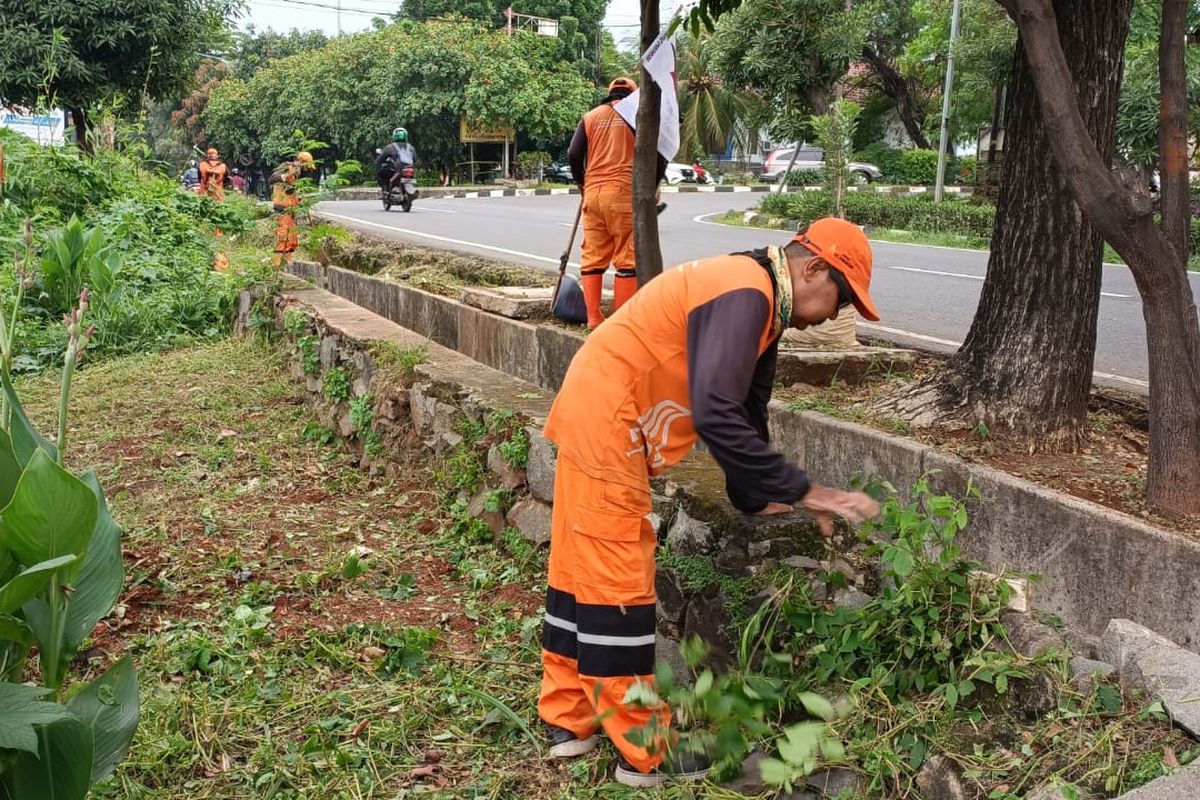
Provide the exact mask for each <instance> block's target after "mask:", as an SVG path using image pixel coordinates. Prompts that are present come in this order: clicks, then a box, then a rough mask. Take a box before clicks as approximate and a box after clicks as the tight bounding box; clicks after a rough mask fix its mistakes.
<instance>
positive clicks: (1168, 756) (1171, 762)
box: [1163, 747, 1179, 769]
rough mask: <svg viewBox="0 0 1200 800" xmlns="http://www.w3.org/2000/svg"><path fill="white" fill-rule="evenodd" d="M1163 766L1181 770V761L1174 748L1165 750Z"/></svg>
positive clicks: (1165, 748)
mask: <svg viewBox="0 0 1200 800" xmlns="http://www.w3.org/2000/svg"><path fill="white" fill-rule="evenodd" d="M1163 765H1164V766H1166V767H1170V768H1171V769H1179V759H1178V758H1177V757H1176V755H1175V749H1174V748H1173V747H1164V748H1163Z"/></svg>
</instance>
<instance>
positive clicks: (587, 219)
mask: <svg viewBox="0 0 1200 800" xmlns="http://www.w3.org/2000/svg"><path fill="white" fill-rule="evenodd" d="M636 89H637V84H635V83H634V82H633V81H632V80H631V79H630V78H617V79H615V80H614V81H613V82H612V83H610V84H609V85H608V96H607V97H606V98H604V101H603V102H602V103H600V105H598V106H596V107H595V108H593V109H592V110H591V111H589V112H588V113H586V114H584V115H583V119H582V120H580V122H579V127H578V128H576V129H575V135H574V136H573V137H572V138H571V145H570V147H568V148H567V160H568V161H569V162H570V165H571V175H572V177H574V179H575V182H576V183H577V184H579V187H580V188H581V189H582V190H583V247H582V257H581V259H580V266H579V272H580V284H581V285H582V287H583V298H584V302H585V303H586V304H587V317H588V319H587V324H588V327H589V328H595V327H597V326H599V325H600V323H601V322H603V321H604V314H603V313H602V312H601V311H600V296H601V293H602V291H603V284H604V273H605V272H606V271H607V270H608V267H609V265H610V264H611V265H612V266H614V267H616V270H617V275H616V278H615V279H614V280H613V308H614V309H618V308H620V307H621V306H623V305H625V303H626V302H627V301H628V300H629V298H631V297H633V293H634V292H636V291H637V269H636V267H635V262H634V253H633V140H634V133H633V128H631V127H629V123H627V122H626V121H625V120H624V119H623V118H622V117H621V115H620V114H618V113H617V112H616V110H615V109H614V108H613V106H615V105H616V104H617V103H619V102H620V101H621V100H623V99H624V98H626V97H628V96H629V95H631V94H633V92H634V90H636ZM666 168H667V161H666V159H664V158H662V157H661V156H660V157H659V159H658V180H660V181H661V180H662V177H663V175H664V174H665V173H666Z"/></svg>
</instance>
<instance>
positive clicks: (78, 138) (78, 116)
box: [71, 106, 92, 153]
mask: <svg viewBox="0 0 1200 800" xmlns="http://www.w3.org/2000/svg"><path fill="white" fill-rule="evenodd" d="M71 122H72V124H73V125H74V126H75V144H76V145H78V146H79V149H80V150H82V151H83V152H85V153H90V152H92V144H91V142H90V141H89V140H88V128H89V125H88V116H87V111H85V110H84V109H83V107H82V106H78V107H73V108H72V109H71Z"/></svg>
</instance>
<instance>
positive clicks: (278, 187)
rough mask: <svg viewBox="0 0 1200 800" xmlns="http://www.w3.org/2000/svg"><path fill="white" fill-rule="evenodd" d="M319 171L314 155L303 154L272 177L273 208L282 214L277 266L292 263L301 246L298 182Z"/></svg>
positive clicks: (278, 223) (278, 225)
mask: <svg viewBox="0 0 1200 800" xmlns="http://www.w3.org/2000/svg"><path fill="white" fill-rule="evenodd" d="M311 169H316V163H315V162H314V161H313V157H312V153H309V152H307V151H305V150H301V151H300V152H299V153H297V154H296V160H295V161H285V162H283V163H282V164H280V165H279V167H277V168H276V170H275V171H274V172H273V173H271V177H270V178H269V179H268V182H269V183H273V184H275V189H274V190H273V192H272V195H271V207H272V208H274V209H275V211H277V212H278V213H279V218H278V220H276V223H275V257H274V259H273V262H272V263H274V264H275V266H277V267H280V266H283V265H284V264H286V263H287V262H289V261H291V260H292V253H294V252H296V247H297V246H298V244H299V242H298V240H297V237H296V208H297V207H298V206H299V205H300V195H299V194H297V192H296V180H297V179H299V177H300V175H301V174H302V173H303V172H305V171H307V170H311Z"/></svg>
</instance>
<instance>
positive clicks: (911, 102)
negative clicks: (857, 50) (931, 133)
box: [862, 47, 929, 150]
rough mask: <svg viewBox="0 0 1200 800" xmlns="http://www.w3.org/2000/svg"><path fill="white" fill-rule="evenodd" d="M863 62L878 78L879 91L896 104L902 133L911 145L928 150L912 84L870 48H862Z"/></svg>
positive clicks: (923, 116)
mask: <svg viewBox="0 0 1200 800" xmlns="http://www.w3.org/2000/svg"><path fill="white" fill-rule="evenodd" d="M862 54H863V60H864V61H866V62H867V64H869V65H870V67H871V69H872V71H874V73H875V76H876V77H877V78H879V88H880V90H881V91H882V92H883V93H884V94H885V95H887V96H888V97H890V98H892V100H894V101H895V102H896V116H898V117H899V118H900V123H901V124H902V125H904V132H905V133H907V134H908V138H909V139H912V143H913V144H915V145H916V146H917V147H919V148H921V149H922V150H928V149H929V140H928V139H927V138H925V133H924V131H922V130H921V126H922V125H923V124H924V123H925V109H923V108H922V107H921V104H920V103H919V102H917V100H916V97H915V96H914V95H913V91H912V84H911V83H909V81H908V79H906V78H905V77H904V76H903V75H901V74H900V72H899V71H898V70H897V69H896V68H895V67H893V66H892V65H891V64H889V63H888V62H887V61H886V60H885V59H884V58H883V57H882V56H881V55H879V54H878V53H876V52H875V50H874V49H873V48H871V47H864V48H863V53H862Z"/></svg>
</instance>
